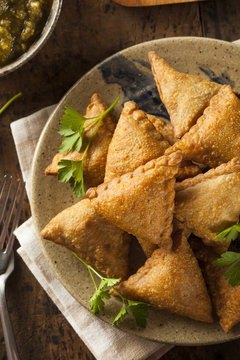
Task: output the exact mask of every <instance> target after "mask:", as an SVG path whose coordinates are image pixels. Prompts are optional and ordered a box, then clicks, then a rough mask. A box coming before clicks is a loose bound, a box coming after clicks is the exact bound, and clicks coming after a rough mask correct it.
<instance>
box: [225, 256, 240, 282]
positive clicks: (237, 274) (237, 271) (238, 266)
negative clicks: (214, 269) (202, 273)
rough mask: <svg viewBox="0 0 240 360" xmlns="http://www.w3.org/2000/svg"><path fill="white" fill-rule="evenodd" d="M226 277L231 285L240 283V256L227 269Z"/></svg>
mask: <svg viewBox="0 0 240 360" xmlns="http://www.w3.org/2000/svg"><path fill="white" fill-rule="evenodd" d="M224 277H225V279H226V280H228V282H229V284H230V285H231V286H237V285H239V284H240V257H239V258H238V260H236V261H235V262H234V263H233V264H232V265H231V266H230V267H229V268H228V269H227V271H226V272H225V274H224Z"/></svg>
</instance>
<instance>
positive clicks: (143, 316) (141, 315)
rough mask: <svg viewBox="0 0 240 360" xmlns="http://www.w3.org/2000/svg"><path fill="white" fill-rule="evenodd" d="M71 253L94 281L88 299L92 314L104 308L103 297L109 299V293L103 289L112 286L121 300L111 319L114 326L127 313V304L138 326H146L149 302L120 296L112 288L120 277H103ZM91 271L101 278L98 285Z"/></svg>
mask: <svg viewBox="0 0 240 360" xmlns="http://www.w3.org/2000/svg"><path fill="white" fill-rule="evenodd" d="M73 255H74V256H75V257H76V258H77V259H78V260H80V261H81V262H82V263H83V264H84V265H85V266H86V268H87V269H88V271H89V273H90V276H91V278H92V281H93V283H94V286H95V289H96V290H95V293H94V294H93V296H92V297H91V299H90V300H89V301H88V302H89V303H90V304H91V307H90V310H91V312H92V313H93V314H94V315H96V314H98V313H99V312H100V311H102V310H103V309H104V306H105V303H104V299H110V297H111V295H110V293H109V290H108V289H104V288H105V287H109V288H112V289H113V290H114V291H115V292H116V293H117V294H118V295H119V297H120V298H121V299H122V302H123V303H122V307H121V310H120V311H119V313H118V314H117V316H116V317H115V319H114V320H113V323H112V325H113V326H115V325H117V324H119V323H120V322H121V321H123V320H124V319H125V317H126V316H127V315H128V311H127V307H126V305H127V306H128V307H129V309H130V310H131V312H132V314H133V317H134V319H135V321H136V323H137V325H138V326H140V327H145V326H146V322H147V317H148V307H149V306H151V305H150V304H146V303H143V302H139V301H132V300H128V299H127V298H125V297H124V296H122V295H121V294H120V293H119V291H118V290H117V289H115V288H114V285H116V284H118V283H119V282H120V281H121V279H108V278H105V277H103V276H102V275H100V274H99V273H98V272H97V271H96V270H95V269H94V268H92V267H91V266H90V265H88V264H87V263H86V262H85V261H84V260H82V259H81V258H80V257H78V256H77V254H75V253H73ZM92 273H94V274H96V275H97V276H98V277H99V278H100V279H101V282H100V284H99V286H97V285H96V282H95V280H94V277H93V274H92Z"/></svg>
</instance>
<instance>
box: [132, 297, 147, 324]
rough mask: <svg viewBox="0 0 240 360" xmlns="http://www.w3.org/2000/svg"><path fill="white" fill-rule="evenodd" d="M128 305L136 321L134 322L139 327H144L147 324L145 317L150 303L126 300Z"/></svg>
mask: <svg viewBox="0 0 240 360" xmlns="http://www.w3.org/2000/svg"><path fill="white" fill-rule="evenodd" d="M127 302H128V307H129V309H130V310H131V312H132V314H133V317H134V319H135V321H136V324H137V325H138V326H139V327H142V328H145V327H146V325H147V317H148V308H149V306H151V305H150V304H147V303H143V302H139V301H132V300H127Z"/></svg>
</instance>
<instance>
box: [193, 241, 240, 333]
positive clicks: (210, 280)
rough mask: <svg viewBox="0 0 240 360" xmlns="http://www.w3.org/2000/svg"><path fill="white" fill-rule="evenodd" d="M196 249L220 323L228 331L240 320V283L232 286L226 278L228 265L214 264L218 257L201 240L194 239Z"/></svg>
mask: <svg viewBox="0 0 240 360" xmlns="http://www.w3.org/2000/svg"><path fill="white" fill-rule="evenodd" d="M194 246H195V248H194V251H195V253H196V256H197V257H199V258H200V260H201V267H202V269H203V272H204V277H205V280H206V282H207V285H208V290H209V293H210V296H211V298H212V301H213V304H214V306H215V308H216V313H217V315H218V316H219V319H220V325H221V327H222V328H223V330H224V331H225V332H228V331H229V330H230V329H231V328H232V327H233V326H234V325H236V324H238V323H239V322H240V311H239V308H240V285H238V286H235V287H232V286H231V285H230V284H229V282H228V281H227V280H225V278H224V274H225V272H226V270H227V269H228V266H224V267H217V266H214V265H213V264H212V262H213V260H215V259H216V258H218V255H217V254H216V253H214V251H213V250H211V249H210V248H209V247H205V246H203V244H201V242H200V240H199V239H198V240H196V239H195V241H194Z"/></svg>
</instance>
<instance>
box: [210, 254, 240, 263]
mask: <svg viewBox="0 0 240 360" xmlns="http://www.w3.org/2000/svg"><path fill="white" fill-rule="evenodd" d="M238 259H240V253H236V252H233V251H226V252H225V253H223V254H221V257H220V258H218V259H216V260H214V261H213V265H215V266H227V265H230V264H232V263H233V262H234V261H236V260H238Z"/></svg>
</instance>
